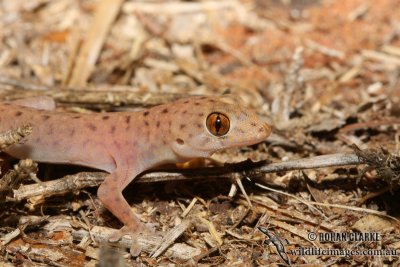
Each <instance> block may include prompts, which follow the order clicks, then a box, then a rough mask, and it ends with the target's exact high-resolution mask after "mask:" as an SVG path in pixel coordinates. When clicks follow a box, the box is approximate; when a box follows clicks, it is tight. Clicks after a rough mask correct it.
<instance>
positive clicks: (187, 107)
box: [170, 95, 271, 159]
mask: <svg viewBox="0 0 400 267" xmlns="http://www.w3.org/2000/svg"><path fill="white" fill-rule="evenodd" d="M176 104H177V105H176V108H177V111H178V112H179V113H180V119H179V121H174V122H173V123H172V124H171V129H170V131H171V133H172V135H171V136H174V137H175V138H174V139H173V140H171V142H172V149H173V151H174V152H175V154H176V155H177V156H178V157H180V158H183V159H189V158H196V157H209V156H211V155H212V154H213V153H214V152H216V151H218V150H221V149H225V148H231V147H238V146H247V145H253V144H257V143H260V142H262V141H264V140H265V139H266V138H267V137H268V136H269V135H270V133H271V127H270V126H269V125H268V124H267V123H265V122H263V121H262V120H261V118H260V117H259V116H258V115H257V113H256V112H255V111H253V110H251V109H248V108H246V107H244V106H243V104H242V103H241V101H240V100H239V99H237V98H235V97H233V96H230V95H225V96H222V97H195V98H188V99H182V100H180V101H178V102H177V103H176Z"/></svg>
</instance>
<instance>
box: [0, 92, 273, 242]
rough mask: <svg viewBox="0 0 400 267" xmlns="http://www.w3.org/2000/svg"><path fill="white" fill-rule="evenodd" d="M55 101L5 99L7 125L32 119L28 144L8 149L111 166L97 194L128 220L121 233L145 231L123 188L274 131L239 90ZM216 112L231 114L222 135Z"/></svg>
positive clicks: (43, 158)
mask: <svg viewBox="0 0 400 267" xmlns="http://www.w3.org/2000/svg"><path fill="white" fill-rule="evenodd" d="M27 106H29V107H27ZM53 108H54V101H52V100H51V99H49V98H46V97H41V98H32V99H26V100H18V101H15V102H12V103H0V132H5V131H7V130H10V129H12V128H15V127H17V126H21V125H23V124H27V123H29V124H31V125H32V127H33V130H32V133H31V134H30V135H29V136H28V137H27V138H26V141H25V142H24V143H23V144H19V145H14V146H12V147H10V148H9V149H8V150H6V151H5V152H6V153H8V154H10V155H11V156H13V157H16V158H20V159H22V158H31V159H33V160H35V161H38V162H49V163H67V164H75V165H82V166H88V167H93V168H96V169H100V170H104V171H106V172H108V173H110V175H109V176H107V177H106V179H105V180H104V182H103V183H102V184H101V186H100V187H99V189H98V197H99V199H100V200H101V202H102V203H103V204H104V206H105V207H106V208H107V209H108V210H109V211H110V212H111V213H112V214H114V215H115V216H116V217H117V218H118V219H119V220H120V221H121V222H122V223H123V224H124V227H123V228H122V229H121V233H120V235H117V237H116V239H118V237H120V236H122V235H123V234H126V233H128V234H137V233H139V232H142V231H143V227H142V225H141V223H140V221H139V219H138V218H137V217H136V215H135V214H134V213H133V211H132V210H131V208H130V206H129V204H128V203H127V202H126V200H125V199H124V197H123V195H122V190H123V189H124V188H125V187H126V186H127V185H128V184H129V183H130V182H131V181H132V180H133V179H134V178H135V177H137V176H138V174H140V173H142V172H143V171H145V170H148V169H150V168H152V167H155V166H157V165H161V164H164V163H177V162H183V161H187V160H189V159H192V158H197V157H209V156H210V155H211V154H213V153H214V152H216V151H218V150H221V149H224V148H230V147H236V146H246V145H253V144H256V143H259V142H261V141H263V140H265V139H266V138H267V137H268V135H269V134H270V133H271V128H270V127H269V126H268V124H266V123H264V122H262V120H261V119H260V118H259V116H258V115H257V114H256V113H255V112H254V111H252V110H249V109H247V108H245V107H243V106H242V104H241V103H240V101H239V100H238V99H236V98H234V97H232V96H219V97H192V98H186V99H181V100H178V101H176V102H173V103H170V104H165V105H160V106H156V107H153V108H151V109H148V110H144V111H140V112H115V113H96V114H78V113H62V112H56V111H50V110H51V109H53ZM40 109H41V110H40ZM212 112H220V113H223V114H225V115H226V116H228V118H229V120H230V129H229V131H228V133H227V134H226V135H224V136H220V137H217V136H214V135H213V134H212V133H210V132H209V130H208V129H207V127H206V119H207V117H208V115H209V114H210V113H212ZM177 139H181V140H180V141H183V144H182V142H180V141H179V142H178V141H177Z"/></svg>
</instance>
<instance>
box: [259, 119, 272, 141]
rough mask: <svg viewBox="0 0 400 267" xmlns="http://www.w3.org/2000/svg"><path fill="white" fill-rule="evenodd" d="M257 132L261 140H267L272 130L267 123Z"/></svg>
mask: <svg viewBox="0 0 400 267" xmlns="http://www.w3.org/2000/svg"><path fill="white" fill-rule="evenodd" d="M257 131H258V136H259V138H260V139H265V138H267V137H268V136H269V135H270V134H271V132H272V128H271V126H270V125H269V124H268V123H266V122H265V123H263V124H262V125H261V127H260V128H259V129H258V130H257Z"/></svg>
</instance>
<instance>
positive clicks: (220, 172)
mask: <svg viewBox="0 0 400 267" xmlns="http://www.w3.org/2000/svg"><path fill="white" fill-rule="evenodd" d="M261 163H262V162H261ZM361 163H363V162H362V161H361V160H359V158H358V156H357V155H356V154H332V155H324V156H317V157H313V158H307V159H298V160H291V161H286V162H279V163H272V164H269V165H263V166H259V167H254V166H257V165H260V163H249V162H248V161H246V162H241V163H237V164H232V165H226V166H223V167H212V168H198V169H182V170H179V172H152V173H146V174H144V175H143V176H141V177H140V179H137V182H139V183H154V182H165V181H179V180H181V181H185V180H190V181H192V180H194V179H233V180H234V179H235V175H236V174H237V173H239V174H240V173H241V174H243V172H245V173H244V174H243V175H244V176H248V177H250V178H253V177H255V178H257V179H259V181H263V176H262V177H260V174H264V173H273V172H282V171H292V170H303V169H314V168H324V167H333V166H343V165H355V164H361ZM175 171H176V170H175ZM106 175H107V174H106V173H103V172H81V173H78V174H74V175H67V176H65V177H63V178H61V179H57V180H53V181H48V182H43V183H41V185H40V184H30V185H22V186H20V187H19V188H18V189H16V190H14V198H15V199H16V200H23V199H27V198H31V197H34V196H43V197H48V196H51V195H55V194H64V193H66V192H71V191H75V190H79V189H82V188H85V187H94V186H99V185H100V184H101V183H102V182H103V180H104V178H105V176H106Z"/></svg>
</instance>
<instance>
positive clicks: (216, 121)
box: [215, 115, 221, 133]
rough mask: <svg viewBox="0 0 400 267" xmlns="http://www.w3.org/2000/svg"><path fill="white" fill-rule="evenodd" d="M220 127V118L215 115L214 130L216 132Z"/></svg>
mask: <svg viewBox="0 0 400 267" xmlns="http://www.w3.org/2000/svg"><path fill="white" fill-rule="evenodd" d="M220 129H221V118H220V117H219V115H217V119H216V120H215V130H216V132H217V133H218V132H219V130H220Z"/></svg>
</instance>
